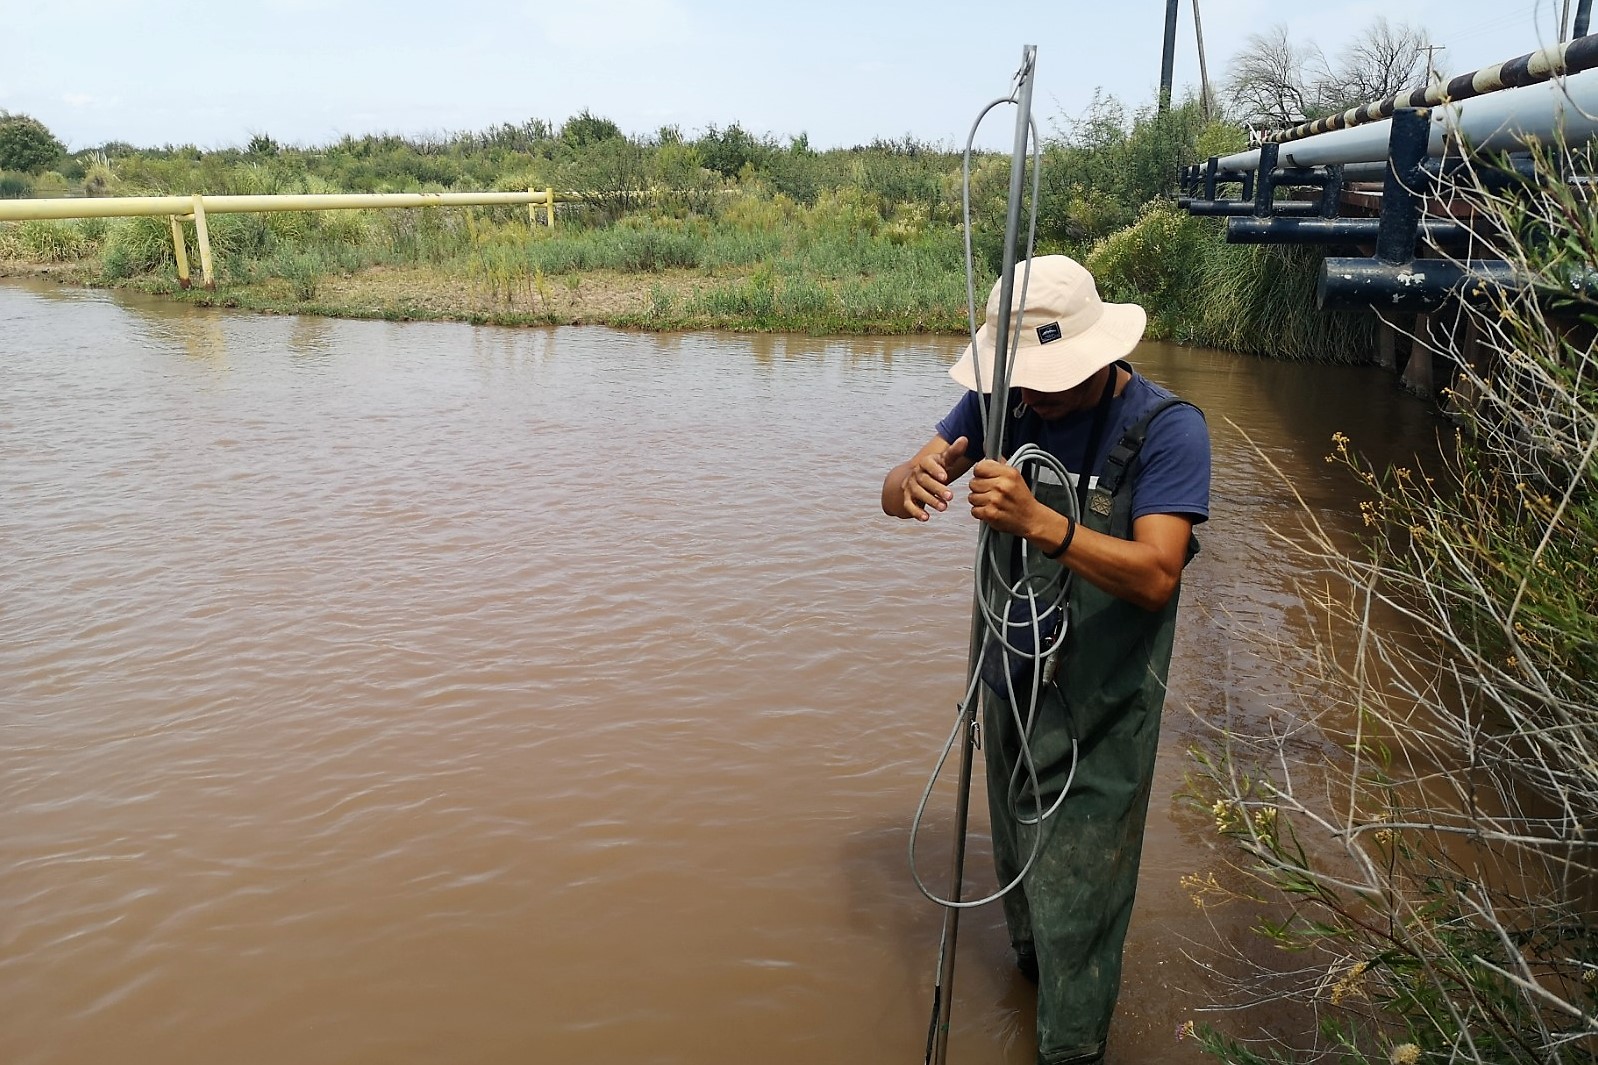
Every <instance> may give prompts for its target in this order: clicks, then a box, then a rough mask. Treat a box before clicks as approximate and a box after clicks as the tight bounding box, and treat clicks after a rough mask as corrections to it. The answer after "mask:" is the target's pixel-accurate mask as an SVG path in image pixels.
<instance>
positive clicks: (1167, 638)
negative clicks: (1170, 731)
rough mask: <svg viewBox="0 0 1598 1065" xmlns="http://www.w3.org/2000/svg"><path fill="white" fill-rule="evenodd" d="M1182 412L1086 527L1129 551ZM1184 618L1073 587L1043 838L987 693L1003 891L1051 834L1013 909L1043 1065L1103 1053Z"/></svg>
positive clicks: (1111, 479)
mask: <svg viewBox="0 0 1598 1065" xmlns="http://www.w3.org/2000/svg"><path fill="white" fill-rule="evenodd" d="M1174 402H1178V401H1167V402H1166V403H1165V404H1162V405H1161V406H1160V407H1157V408H1156V409H1155V410H1154V411H1153V412H1152V413H1151V414H1149V415H1148V416H1147V417H1145V418H1144V419H1142V420H1141V421H1140V422H1139V423H1138V424H1137V425H1134V426H1133V427H1132V428H1131V429H1130V430H1128V431H1127V434H1126V435H1125V436H1124V437H1122V439H1121V441H1120V443H1119V444H1117V445H1116V447H1115V448H1113V449H1112V450H1111V452H1110V455H1109V456H1108V458H1107V459H1106V463H1105V472H1104V475H1103V477H1102V478H1101V479H1100V482H1099V485H1098V486H1097V487H1095V488H1094V490H1093V491H1092V492H1091V493H1090V494H1089V496H1088V503H1087V507H1086V511H1085V513H1084V514H1083V515H1082V519H1081V524H1082V525H1084V526H1086V527H1087V528H1089V529H1092V530H1094V531H1095V532H1101V533H1107V534H1109V535H1111V536H1118V537H1120V538H1122V539H1131V537H1132V518H1131V509H1132V480H1133V476H1134V475H1135V473H1136V469H1135V467H1136V462H1137V451H1138V449H1140V448H1141V446H1142V436H1143V435H1145V434H1146V433H1147V429H1148V423H1149V422H1150V421H1152V420H1153V418H1154V416H1155V415H1157V414H1158V413H1160V411H1162V410H1164V409H1165V407H1166V406H1169V405H1171V404H1172V403H1174ZM1070 491H1071V489H1069V488H1067V487H1065V486H1050V485H1039V486H1037V487H1035V488H1034V494H1036V495H1037V497H1038V499H1039V500H1040V501H1041V502H1042V503H1044V504H1045V505H1047V506H1050V507H1053V508H1054V509H1056V510H1061V511H1062V512H1063V511H1064V510H1065V509H1066V508H1067V506H1068V504H1067V502H1066V500H1067V494H1068V493H1069V492H1070ZM1002 539H1003V541H1004V543H1001V544H1000V546H999V550H1000V551H1001V552H1004V553H1003V554H1001V555H1000V556H999V557H1001V558H1007V557H1011V556H1010V554H1009V552H1010V551H1011V545H1012V544H1014V539H1013V538H1012V537H1003V538H1002ZM1029 565H1030V566H1031V568H1032V570H1033V571H1034V572H1035V573H1036V574H1037V575H1038V577H1039V580H1040V581H1041V580H1043V579H1044V578H1045V577H1057V576H1058V575H1059V573H1060V566H1059V565H1058V564H1057V563H1055V562H1051V561H1049V560H1047V559H1044V558H1041V557H1038V556H1037V555H1036V554H1035V553H1033V554H1031V555H1030V561H1029ZM1176 605H1177V595H1176V594H1175V593H1173V594H1172V596H1171V599H1170V602H1168V603H1166V605H1165V606H1164V607H1163V608H1162V609H1160V610H1157V611H1153V612H1150V611H1147V610H1143V609H1142V608H1140V607H1137V606H1134V605H1133V604H1131V603H1128V602H1126V601H1124V600H1121V599H1117V598H1115V597H1114V596H1112V595H1110V594H1109V593H1107V592H1103V591H1100V590H1099V589H1098V588H1096V587H1094V586H1093V585H1092V584H1089V583H1088V582H1087V581H1085V580H1082V579H1080V578H1077V579H1075V580H1073V581H1072V587H1071V594H1070V599H1069V604H1068V617H1069V619H1070V620H1069V628H1068V629H1067V631H1066V642H1065V645H1064V647H1063V649H1062V652H1061V660H1060V664H1059V668H1058V670H1057V671H1056V673H1055V675H1054V678H1053V682H1052V683H1050V684H1048V685H1046V686H1045V688H1044V690H1043V695H1042V698H1041V699H1040V704H1039V707H1038V720H1037V724H1036V726H1035V728H1034V730H1033V734H1032V740H1031V749H1032V757H1033V760H1034V763H1035V765H1036V769H1037V778H1038V787H1039V794H1038V801H1040V802H1041V803H1042V806H1043V809H1048V808H1049V806H1050V805H1052V804H1053V802H1054V801H1055V799H1057V798H1058V797H1059V795H1060V791H1061V789H1062V788H1063V787H1064V786H1065V784H1066V781H1067V778H1069V777H1071V763H1072V755H1071V741H1072V739H1073V738H1074V739H1075V740H1076V743H1077V753H1076V763H1077V764H1076V774H1075V777H1074V778H1072V779H1071V787H1070V793H1069V794H1068V795H1067V796H1066V798H1065V801H1064V803H1063V805H1061V807H1060V808H1059V810H1058V811H1056V812H1055V814H1054V815H1053V816H1052V817H1050V818H1049V819H1048V820H1047V821H1045V822H1044V823H1043V825H1042V826H1041V827H1035V826H1030V825H1025V824H1021V823H1020V822H1019V821H1018V818H1017V814H1018V813H1019V814H1020V815H1022V816H1024V817H1027V818H1033V819H1035V818H1036V816H1037V810H1036V809H1034V801H1033V793H1032V787H1031V782H1030V780H1029V778H1028V777H1027V774H1026V772H1025V770H1024V769H1022V770H1021V771H1020V773H1019V781H1020V782H1019V784H1018V785H1017V786H1016V789H1015V791H1016V798H1015V800H1014V801H1013V802H1012V799H1011V781H1012V779H1016V778H1017V777H1016V764H1017V760H1018V758H1019V736H1018V729H1017V726H1016V721H1015V715H1014V713H1013V711H1012V710H1011V708H1010V706H1009V705H1008V703H1007V700H1006V697H1005V695H1004V694H1003V693H1001V692H998V691H995V690H994V689H993V688H991V687H987V686H984V689H983V693H982V694H983V700H982V704H983V728H984V734H985V741H984V745H983V746H984V759H985V761H986V765H987V778H988V807H989V814H990V817H991V820H992V822H993V854H994V863H995V865H996V866H997V867H998V876H999V883H1001V884H1007V883H1009V882H1010V881H1011V880H1013V879H1014V878H1015V876H1016V875H1017V874H1018V873H1019V872H1020V870H1021V867H1022V866H1023V865H1024V864H1025V862H1026V860H1027V856H1028V855H1029V854H1030V853H1031V852H1032V846H1033V833H1035V832H1042V833H1043V840H1042V847H1041V850H1040V852H1039V854H1038V858H1037V862H1036V864H1035V865H1034V866H1033V868H1032V870H1031V872H1029V873H1028V874H1027V877H1026V879H1025V880H1024V881H1023V882H1022V883H1021V885H1020V886H1019V887H1018V888H1017V889H1016V890H1014V891H1011V892H1010V893H1009V894H1007V895H1005V896H1004V916H1005V920H1006V923H1007V924H1008V925H1009V930H1010V941H1011V944H1012V945H1013V946H1014V947H1015V948H1016V950H1017V952H1018V954H1019V953H1025V952H1028V951H1033V952H1035V954H1036V957H1037V962H1038V1061H1039V1062H1040V1063H1043V1065H1077V1063H1088V1062H1096V1061H1098V1060H1099V1059H1100V1058H1101V1056H1102V1055H1103V1053H1104V1044H1105V1038H1106V1036H1107V1035H1108V1033H1109V1028H1110V1017H1111V1015H1112V1014H1113V1013H1114V1012H1115V1000H1116V996H1117V995H1118V994H1119V992H1120V987H1121V946H1122V942H1123V941H1124V940H1125V938H1126V929H1127V925H1128V923H1129V922H1130V920H1131V916H1132V899H1133V895H1134V893H1135V892H1136V889H1137V874H1138V861H1139V858H1140V857H1141V852H1142V849H1143V821H1144V816H1145V814H1146V813H1147V811H1148V802H1149V788H1150V785H1151V783H1152V781H1153V777H1154V756H1155V752H1156V750H1157V749H1158V746H1159V733H1160V708H1161V706H1162V705H1163V703H1164V701H1165V687H1166V677H1167V675H1168V672H1169V669H1170V664H1171V642H1172V637H1173V635H1174V633H1175V628H1176Z"/></svg>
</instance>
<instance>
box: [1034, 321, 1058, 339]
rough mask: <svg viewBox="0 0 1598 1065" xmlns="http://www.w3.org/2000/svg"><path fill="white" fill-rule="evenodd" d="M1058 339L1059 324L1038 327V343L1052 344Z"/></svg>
mask: <svg viewBox="0 0 1598 1065" xmlns="http://www.w3.org/2000/svg"><path fill="white" fill-rule="evenodd" d="M1059 339H1060V323H1059V322H1050V323H1049V324H1048V325H1040V326H1038V343H1039V344H1052V343H1054V342H1055V341H1056V340H1059Z"/></svg>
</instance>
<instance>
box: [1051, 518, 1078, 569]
mask: <svg viewBox="0 0 1598 1065" xmlns="http://www.w3.org/2000/svg"><path fill="white" fill-rule="evenodd" d="M1065 520H1066V521H1067V522H1069V523H1070V524H1069V525H1067V526H1066V529H1065V539H1064V540H1061V541H1060V546H1059V547H1056V548H1055V549H1054V550H1053V551H1045V552H1043V557H1044V558H1047V559H1056V558H1059V557H1060V556H1061V555H1063V554H1065V549H1066V548H1068V547H1070V546H1071V540H1072V539H1073V538H1074V537H1075V536H1076V519H1075V518H1073V517H1071V515H1069V514H1067V515H1066V516H1065Z"/></svg>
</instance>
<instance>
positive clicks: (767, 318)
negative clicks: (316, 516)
mask: <svg viewBox="0 0 1598 1065" xmlns="http://www.w3.org/2000/svg"><path fill="white" fill-rule="evenodd" d="M0 277H32V278H39V279H46V280H51V281H56V282H59V283H61V284H67V285H78V286H82V287H85V288H120V289H128V290H132V291H138V292H144V293H147V294H150V295H159V296H165V297H168V298H171V299H175V300H180V301H182V302H185V303H191V304H194V305H196V306H221V307H236V308H240V309H244V310H252V311H260V312H263V313H268V314H313V315H322V316H325V317H330V318H351V319H384V320H389V321H459V322H470V323H472V324H474V325H503V326H527V325H605V326H612V327H615V328H623V329H646V330H662V331H664V330H690V329H723V330H730V331H734V332H794V333H810V334H813V335H840V334H861V335H871V334H893V335H898V334H910V333H963V332H965V329H966V318H965V308H964V307H963V306H960V307H955V306H946V307H932V308H925V307H922V308H917V307H909V306H906V307H903V308H898V309H895V308H880V309H878V310H877V311H876V312H875V313H872V314H869V315H867V316H863V317H862V316H856V315H853V314H851V313H849V311H848V309H847V307H846V299H845V297H844V296H843V295H842V293H841V292H840V291H839V286H838V284H837V283H830V284H829V283H828V282H827V281H826V280H825V279H799V280H794V279H779V278H774V277H771V276H770V275H769V274H766V275H763V274H762V273H761V272H760V271H758V270H752V271H740V272H735V273H723V274H720V275H714V276H707V275H705V274H703V273H700V272H698V271H691V270H669V271H662V272H660V273H653V274H630V273H624V272H621V271H616V270H595V271H588V272H584V273H581V274H572V275H566V276H562V277H559V278H551V279H546V280H545V281H544V283H543V284H542V285H541V286H538V285H533V284H531V283H529V284H528V285H526V286H524V287H522V288H521V289H519V290H517V291H510V292H507V291H506V290H505V289H503V288H498V289H496V288H491V287H488V286H485V285H483V284H481V283H477V282H474V280H473V279H472V278H470V277H463V276H460V275H457V274H452V273H450V272H448V271H444V270H439V269H436V268H430V267H426V266H410V267H406V266H387V265H376V266H369V267H365V268H362V269H359V270H354V271H351V272H350V273H348V274H338V275H332V276H326V277H319V278H317V279H316V281H315V283H314V288H313V289H312V290H311V291H309V292H307V291H306V290H305V287H304V283H303V282H297V281H295V280H293V279H288V278H265V279H263V280H260V281H255V282H243V283H238V282H223V283H220V284H219V285H218V286H217V288H216V290H215V291H206V290H204V289H202V288H199V287H195V288H191V289H188V290H185V289H182V288H180V287H179V286H178V284H177V281H176V279H175V278H170V277H164V276H156V275H145V276H140V277H136V278H127V279H122V280H108V279H106V278H104V277H103V276H101V274H100V273H99V270H98V263H97V262H93V261H89V262H79V263H30V262H23V261H18V260H0ZM801 303H802V306H800V304H801Z"/></svg>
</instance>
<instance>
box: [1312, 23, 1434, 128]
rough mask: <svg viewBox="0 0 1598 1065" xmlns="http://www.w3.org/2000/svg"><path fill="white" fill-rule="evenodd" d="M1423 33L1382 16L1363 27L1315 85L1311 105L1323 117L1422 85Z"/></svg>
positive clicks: (1423, 66)
mask: <svg viewBox="0 0 1598 1065" xmlns="http://www.w3.org/2000/svg"><path fill="white" fill-rule="evenodd" d="M1425 44H1426V31H1425V30H1424V29H1423V28H1420V27H1416V26H1411V25H1409V24H1408V23H1407V22H1400V23H1398V24H1397V25H1394V24H1392V23H1390V22H1388V21H1387V19H1386V18H1385V17H1384V16H1380V15H1379V16H1377V18H1376V20H1375V21H1374V22H1372V23H1371V24H1370V25H1369V26H1366V27H1365V29H1364V30H1362V31H1361V32H1360V34H1359V35H1358V36H1357V37H1355V38H1354V39H1353V40H1351V41H1350V42H1349V43H1348V44H1347V45H1346V46H1344V48H1343V50H1342V51H1341V52H1339V53H1338V56H1337V66H1336V67H1335V68H1326V69H1324V70H1323V71H1322V73H1321V76H1320V77H1318V78H1317V79H1316V81H1315V86H1314V92H1313V100H1314V105H1315V107H1316V108H1317V109H1318V110H1321V111H1323V112H1333V111H1344V110H1347V109H1348V108H1350V107H1358V106H1359V105H1360V104H1366V103H1371V102H1372V101H1375V100H1380V99H1383V98H1384V97H1387V96H1391V95H1393V94H1394V93H1396V92H1399V91H1400V90H1403V89H1412V88H1414V87H1415V86H1417V85H1419V84H1421V81H1422V79H1423V78H1424V76H1425V71H1426V64H1425V53H1426V50H1425Z"/></svg>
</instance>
